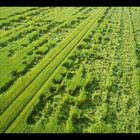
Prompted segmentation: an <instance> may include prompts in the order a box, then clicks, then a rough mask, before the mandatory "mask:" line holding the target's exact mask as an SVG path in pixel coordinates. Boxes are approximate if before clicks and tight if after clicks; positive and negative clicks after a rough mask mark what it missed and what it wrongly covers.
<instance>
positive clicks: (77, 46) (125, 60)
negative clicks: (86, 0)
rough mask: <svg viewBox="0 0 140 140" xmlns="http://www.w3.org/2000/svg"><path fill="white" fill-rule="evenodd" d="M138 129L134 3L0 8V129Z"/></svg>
mask: <svg viewBox="0 0 140 140" xmlns="http://www.w3.org/2000/svg"><path fill="white" fill-rule="evenodd" d="M139 132H140V8H139V7H0V133H139Z"/></svg>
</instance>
